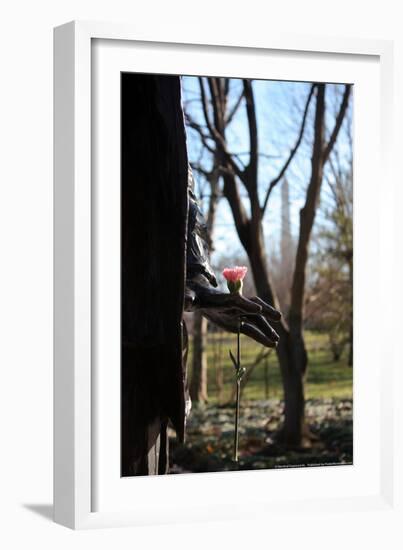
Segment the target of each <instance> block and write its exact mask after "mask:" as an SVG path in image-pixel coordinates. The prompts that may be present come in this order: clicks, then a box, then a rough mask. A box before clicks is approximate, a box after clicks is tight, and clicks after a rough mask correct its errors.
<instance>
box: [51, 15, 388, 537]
mask: <svg viewBox="0 0 403 550" xmlns="http://www.w3.org/2000/svg"><path fill="white" fill-rule="evenodd" d="M392 53H393V46H392V43H389V42H387V41H365V40H364V41H363V40H358V39H351V40H348V41H346V40H345V39H343V40H341V39H340V40H339V39H337V38H328V37H312V36H287V35H272V34H271V35H270V36H267V37H266V36H265V37H259V36H256V38H255V39H254V41H250V40H243V39H242V38H239V39H238V38H237V40H236V41H235V40H234V42H231V43H224V42H222V41H219V40H217V39H216V37H213V36H211V37H208V36H206V39H205V42H203V43H195V42H194V41H193V42H192V40H191V37H190V35H187V31H186V29H184V31H183V35H182V36H175V37H173V36H169V31H167V36H152V35H150V36H148V35H147V33H146V31H145V30H144V31H139V30H138V29H134V28H131V27H130V26H127V25H116V24H107V23H102V24H101V23H88V22H85V23H84V22H72V23H68V24H66V25H63V26H61V27H58V28H56V29H55V35H54V60H55V65H54V69H55V70H54V75H55V76H54V90H55V94H54V106H55V136H54V140H55V147H54V151H55V153H54V158H55V395H54V416H55V424H54V426H55V432H54V435H55V447H54V461H55V477H54V491H55V495H54V497H55V521H56V522H58V523H61V524H63V525H66V526H68V527H71V528H90V527H104V526H112V525H141V524H150V523H167V522H168V523H169V522H178V518H180V521H183V522H186V521H192V520H194V519H195V518H197V520H198V521H202V520H208V519H215V520H217V519H228V518H229V519H236V518H238V517H241V515H242V517H259V516H260V515H262V517H263V516H264V515H265V514H267V513H268V512H270V513H273V514H276V513H278V511H279V510H281V509H282V508H284V506H286V507H287V510H288V512H289V513H290V514H292V513H297V511H298V508H300V506H301V503H303V504H304V507H307V506H308V507H309V509H310V510H311V511H312V513H314V512H315V511H317V510H321V511H323V510H329V511H337V510H343V509H345V508H346V507H348V509H351V510H372V511H376V510H390V511H393V502H394V470H393V458H394V444H393V443H394V442H393V424H392V423H391V421H390V419H391V418H392V417H393V415H394V408H393V407H394V404H393V399H392V398H391V396H393V369H394V361H395V357H394V353H393V347H385V346H384V345H382V339H381V338H379V335H378V334H377V330H378V329H377V328H376V327H375V325H374V320H375V319H376V316H377V314H378V313H377V312H380V311H382V312H388V311H390V308H391V304H390V300H389V299H388V296H387V294H386V292H385V289H387V288H391V287H392V286H393V285H394V284H395V281H394V273H393V269H391V266H392V265H393V243H394V242H395V241H394V239H395V237H394V233H393V225H392V222H391V219H390V215H389V212H390V210H392V209H393V177H392V169H391V161H390V156H391V150H392V146H393V144H392V141H391V136H392V119H393V101H392V100H393V70H392V67H393V63H392V61H393V58H392Z"/></svg>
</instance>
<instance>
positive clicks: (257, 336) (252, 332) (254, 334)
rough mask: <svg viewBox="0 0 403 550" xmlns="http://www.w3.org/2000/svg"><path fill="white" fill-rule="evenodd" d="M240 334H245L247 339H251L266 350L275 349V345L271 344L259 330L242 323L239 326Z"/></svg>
mask: <svg viewBox="0 0 403 550" xmlns="http://www.w3.org/2000/svg"><path fill="white" fill-rule="evenodd" d="M241 332H242V334H245V336H249V338H253V340H255V341H256V342H258V343H259V344H262V346H266V347H267V348H275V347H276V343H275V342H272V340H270V339H269V338H268V337H267V336H266V335H265V334H263V332H262V331H261V330H259V329H258V328H257V327H255V326H254V325H252V324H250V323H248V322H243V323H242V325H241Z"/></svg>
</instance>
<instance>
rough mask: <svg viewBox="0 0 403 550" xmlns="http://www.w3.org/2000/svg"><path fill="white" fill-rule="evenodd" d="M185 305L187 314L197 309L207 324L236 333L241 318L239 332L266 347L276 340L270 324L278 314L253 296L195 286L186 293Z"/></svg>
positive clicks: (274, 343)
mask: <svg viewBox="0 0 403 550" xmlns="http://www.w3.org/2000/svg"><path fill="white" fill-rule="evenodd" d="M185 304H186V306H185V307H186V309H187V310H188V311H192V310H196V309H198V310H200V311H201V312H202V314H203V315H204V316H205V317H206V318H207V319H208V320H209V321H211V322H212V323H214V324H215V325H217V326H219V327H220V328H222V329H224V330H226V331H228V332H237V330H238V322H239V318H240V316H241V332H242V333H243V334H245V335H246V336H249V337H250V338H253V339H254V340H256V342H258V343H259V344H262V345H264V346H266V347H269V348H274V347H276V345H277V343H278V341H279V335H278V334H277V332H276V331H275V330H274V329H273V327H272V326H271V325H270V322H273V321H274V322H278V321H280V319H281V313H280V312H279V311H277V310H276V309H274V308H273V307H271V306H270V305H269V304H266V302H264V301H263V300H261V299H260V298H258V297H257V296H254V297H252V298H245V297H244V296H242V295H240V294H229V293H224V292H219V291H218V290H216V289H213V288H211V287H209V286H207V285H206V286H204V285H203V284H198V283H196V284H192V285H191V287H190V289H188V290H187V294H186V299H185Z"/></svg>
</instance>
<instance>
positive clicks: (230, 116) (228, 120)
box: [225, 92, 244, 126]
mask: <svg viewBox="0 0 403 550" xmlns="http://www.w3.org/2000/svg"><path fill="white" fill-rule="evenodd" d="M243 97H244V95H243V92H242V93H241V94H240V96H239V97H238V99H237V100H236V102H235V105H234V106H233V107H232V109H231V111H230V112H229V113H228V115H227V118H226V119H225V126H229V125H230V124H231V122H232V119H233V118H234V116H235V115H236V113H237V111H238V109H239V106H240V105H241V103H242V99H243Z"/></svg>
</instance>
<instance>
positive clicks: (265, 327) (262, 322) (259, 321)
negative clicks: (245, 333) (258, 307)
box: [248, 315, 280, 343]
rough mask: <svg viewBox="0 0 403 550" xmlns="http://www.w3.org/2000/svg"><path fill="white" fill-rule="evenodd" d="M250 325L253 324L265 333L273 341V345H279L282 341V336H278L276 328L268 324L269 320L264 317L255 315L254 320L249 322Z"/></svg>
mask: <svg viewBox="0 0 403 550" xmlns="http://www.w3.org/2000/svg"><path fill="white" fill-rule="evenodd" d="M248 322H249V323H251V324H252V323H253V324H254V325H256V326H257V328H258V329H259V330H260V331H261V332H263V334H264V335H265V336H267V338H269V340H271V341H272V342H273V343H277V342H278V341H279V340H280V336H279V335H278V334H277V332H276V331H275V330H274V328H273V327H272V326H271V325H270V324H269V323H268V322H267V320H266V319H265V318H264V317H263V315H255V316H254V317H253V318H251V319H250V320H248Z"/></svg>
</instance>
